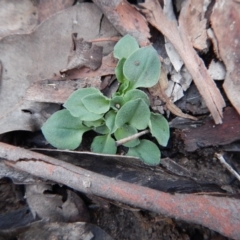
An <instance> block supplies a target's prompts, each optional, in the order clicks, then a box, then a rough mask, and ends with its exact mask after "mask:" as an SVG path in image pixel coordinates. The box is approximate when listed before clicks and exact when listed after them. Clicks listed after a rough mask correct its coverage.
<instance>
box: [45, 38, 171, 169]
mask: <svg viewBox="0 0 240 240" xmlns="http://www.w3.org/2000/svg"><path fill="white" fill-rule="evenodd" d="M114 56H115V58H117V59H118V60H119V61H118V65H117V67H116V71H115V73H116V77H117V80H118V81H119V83H120V84H119V88H118V91H117V92H115V93H114V94H113V96H112V97H111V98H108V97H106V96H104V95H103V94H102V93H101V92H100V91H99V90H98V89H96V88H82V89H79V90H77V91H75V92H74V93H73V94H72V95H71V96H70V97H69V98H68V99H67V101H66V102H65V104H64V105H63V106H64V107H65V109H64V110H60V111H58V112H56V113H54V114H53V115H52V116H51V117H50V118H49V119H48V120H47V121H46V123H45V124H44V125H43V127H42V132H43V134H44V136H45V138H46V139H47V140H48V142H49V143H50V144H51V145H53V146H54V147H56V148H60V149H71V150H74V149H76V148H77V147H78V146H79V145H80V144H81V141H82V136H83V134H84V133H85V132H87V131H90V130H93V131H95V132H97V133H98V134H99V135H98V136H96V137H95V138H94V139H93V142H92V144H91V150H92V151H93V152H96V153H104V154H116V152H117V146H116V140H120V139H123V138H126V137H129V136H132V135H134V134H136V133H138V132H139V131H141V130H145V129H149V132H150V134H151V135H152V136H153V137H155V138H156V141H157V142H158V144H160V145H162V146H166V145H167V142H168V139H169V125H168V122H167V120H166V119H165V118H164V117H163V116H162V115H160V114H158V113H153V112H151V111H150V102H149V99H148V96H147V94H146V93H145V92H143V91H142V90H140V89H137V88H148V87H152V86H153V85H155V84H156V83H157V81H158V79H159V76H160V62H159V58H158V54H157V52H156V51H155V49H154V48H153V47H151V46H148V47H143V48H139V45H138V43H137V41H136V40H135V39H134V38H133V37H131V36H130V35H126V36H125V37H123V38H122V39H121V40H120V41H119V42H118V43H117V44H116V45H115V48H114ZM123 145H124V146H125V147H126V148H127V149H128V152H127V155H128V156H134V157H138V158H140V159H141V160H142V161H143V162H144V163H145V164H148V165H157V164H159V162H160V159H161V153H160V150H159V147H158V146H157V145H156V144H155V143H154V142H152V141H149V140H146V139H139V138H134V139H132V140H130V141H128V142H126V143H124V144H123Z"/></svg>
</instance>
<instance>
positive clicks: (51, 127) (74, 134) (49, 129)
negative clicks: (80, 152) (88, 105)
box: [42, 109, 90, 150]
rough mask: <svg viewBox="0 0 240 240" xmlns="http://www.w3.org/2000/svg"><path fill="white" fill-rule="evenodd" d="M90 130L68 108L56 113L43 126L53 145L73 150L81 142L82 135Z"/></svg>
mask: <svg viewBox="0 0 240 240" xmlns="http://www.w3.org/2000/svg"><path fill="white" fill-rule="evenodd" d="M89 130H90V128H88V127H86V126H84V125H83V124H82V122H81V120H80V119H79V118H76V117H73V116H72V115H71V114H70V113H69V111H68V110H66V109H64V110H61V111H58V112H56V113H54V114H53V115H52V116H51V117H50V118H49V119H48V120H47V121H46V122H45V124H44V125H43V127H42V132H43V135H44V137H45V138H46V139H47V141H48V142H49V143H50V144H51V145H52V146H54V147H56V148H60V149H71V150H74V149H76V148H77V147H78V146H79V145H80V144H81V142H82V135H83V134H84V133H85V132H87V131H89Z"/></svg>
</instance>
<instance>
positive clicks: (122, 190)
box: [0, 143, 240, 239]
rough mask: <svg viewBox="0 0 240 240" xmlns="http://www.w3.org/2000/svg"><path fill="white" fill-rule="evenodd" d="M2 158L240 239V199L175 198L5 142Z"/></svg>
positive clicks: (59, 180) (91, 191)
mask: <svg viewBox="0 0 240 240" xmlns="http://www.w3.org/2000/svg"><path fill="white" fill-rule="evenodd" d="M0 159H1V160H2V161H4V163H5V164H6V165H8V166H11V167H13V168H15V169H18V170H22V171H25V172H28V173H30V174H32V175H34V176H38V177H41V178H45V179H49V180H51V181H54V182H57V183H59V184H64V185H66V186H68V187H71V188H73V189H75V190H78V191H80V192H83V193H88V194H94V195H97V196H101V197H104V198H108V199H112V200H115V201H120V202H123V203H126V204H129V205H132V206H135V207H138V208H141V209H146V210H149V211H153V212H157V213H161V214H164V215H166V216H169V217H173V218H177V219H181V220H184V221H187V222H192V223H197V224H201V225H203V226H206V227H208V228H210V229H212V230H214V231H217V232H219V233H221V234H223V235H225V236H227V237H229V238H234V239H240V218H239V211H240V204H239V200H237V199H233V198H225V197H215V196H209V195H194V194H174V195H172V194H168V193H164V192H160V191H156V190H153V189H149V188H146V187H142V186H139V185H136V184H130V183H126V182H123V181H120V180H117V179H113V178H109V177H106V176H103V175H100V174H97V173H94V172H91V171H88V170H85V169H83V168H80V167H76V166H74V165H72V164H69V163H66V162H63V161H60V160H57V159H54V158H51V157H48V156H46V155H42V154H39V153H35V152H31V151H29V150H25V149H22V148H19V147H14V146H11V145H8V144H5V143H0Z"/></svg>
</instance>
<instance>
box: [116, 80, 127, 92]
mask: <svg viewBox="0 0 240 240" xmlns="http://www.w3.org/2000/svg"><path fill="white" fill-rule="evenodd" d="M129 85H130V81H128V80H127V79H125V80H124V82H123V83H122V84H121V85H120V86H119V89H118V92H119V94H124V93H126V92H127V90H128V88H129Z"/></svg>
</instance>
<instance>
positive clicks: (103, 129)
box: [93, 124, 110, 134]
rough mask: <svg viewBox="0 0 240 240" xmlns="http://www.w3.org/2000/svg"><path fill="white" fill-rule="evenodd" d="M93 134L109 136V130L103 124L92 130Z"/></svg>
mask: <svg viewBox="0 0 240 240" xmlns="http://www.w3.org/2000/svg"><path fill="white" fill-rule="evenodd" d="M93 130H94V131H95V132H97V133H99V134H109V132H110V131H109V128H108V127H107V126H106V125H105V124H104V125H102V126H99V127H96V128H94V129H93Z"/></svg>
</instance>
